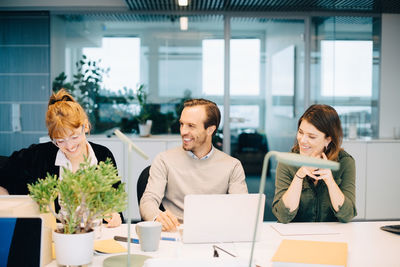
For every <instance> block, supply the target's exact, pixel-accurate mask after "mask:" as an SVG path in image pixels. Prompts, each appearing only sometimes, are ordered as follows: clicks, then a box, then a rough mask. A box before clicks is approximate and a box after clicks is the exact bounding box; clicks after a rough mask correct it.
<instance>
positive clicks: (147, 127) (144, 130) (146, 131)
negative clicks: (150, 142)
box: [139, 120, 153, 137]
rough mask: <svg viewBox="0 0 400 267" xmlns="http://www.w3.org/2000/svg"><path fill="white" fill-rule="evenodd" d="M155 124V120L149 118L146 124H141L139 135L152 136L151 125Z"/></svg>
mask: <svg viewBox="0 0 400 267" xmlns="http://www.w3.org/2000/svg"><path fill="white" fill-rule="evenodd" d="M152 124H153V121H151V120H147V121H146V124H139V135H140V136H143V137H145V136H150V132H151V125H152Z"/></svg>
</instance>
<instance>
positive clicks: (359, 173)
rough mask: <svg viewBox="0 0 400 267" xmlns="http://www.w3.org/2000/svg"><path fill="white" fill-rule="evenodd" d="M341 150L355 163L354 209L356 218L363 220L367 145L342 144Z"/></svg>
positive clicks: (361, 143)
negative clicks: (355, 208)
mask: <svg viewBox="0 0 400 267" xmlns="http://www.w3.org/2000/svg"><path fill="white" fill-rule="evenodd" d="M343 148H344V150H346V152H348V153H349V154H350V155H351V156H352V157H353V158H354V160H355V162H356V207H357V217H356V218H355V219H365V198H366V196H365V193H366V184H367V181H366V169H367V143H365V142H344V143H343Z"/></svg>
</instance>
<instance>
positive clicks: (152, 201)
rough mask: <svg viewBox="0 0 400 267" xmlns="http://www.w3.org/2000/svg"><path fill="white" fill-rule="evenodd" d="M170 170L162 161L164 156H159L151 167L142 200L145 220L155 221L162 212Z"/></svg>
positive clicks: (142, 213)
mask: <svg viewBox="0 0 400 267" xmlns="http://www.w3.org/2000/svg"><path fill="white" fill-rule="evenodd" d="M167 175H168V169H167V166H166V164H165V162H164V161H163V160H162V154H158V155H157V157H156V158H155V159H154V161H153V163H152V164H151V167H150V176H149V180H148V181H147V186H146V189H145V191H144V193H143V196H142V198H141V199H140V206H139V210H140V216H141V217H142V219H143V220H146V221H151V220H154V218H156V217H157V216H158V214H159V213H160V212H161V210H160V208H159V207H160V204H161V201H162V199H163V198H164V194H165V187H166V185H167Z"/></svg>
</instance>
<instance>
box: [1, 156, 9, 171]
mask: <svg viewBox="0 0 400 267" xmlns="http://www.w3.org/2000/svg"><path fill="white" fill-rule="evenodd" d="M7 160H8V157H7V156H0V168H1V167H3V166H5V165H6V162H7Z"/></svg>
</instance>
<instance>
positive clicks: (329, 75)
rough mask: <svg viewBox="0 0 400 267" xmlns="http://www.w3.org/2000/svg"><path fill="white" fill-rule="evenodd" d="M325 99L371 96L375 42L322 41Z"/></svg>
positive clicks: (322, 76) (322, 75)
mask: <svg viewBox="0 0 400 267" xmlns="http://www.w3.org/2000/svg"><path fill="white" fill-rule="evenodd" d="M321 79H322V84H321V85H322V88H321V95H322V96H343V97H345V96H356V97H357V96H359V97H371V96H372V41H327V40H323V41H321Z"/></svg>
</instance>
